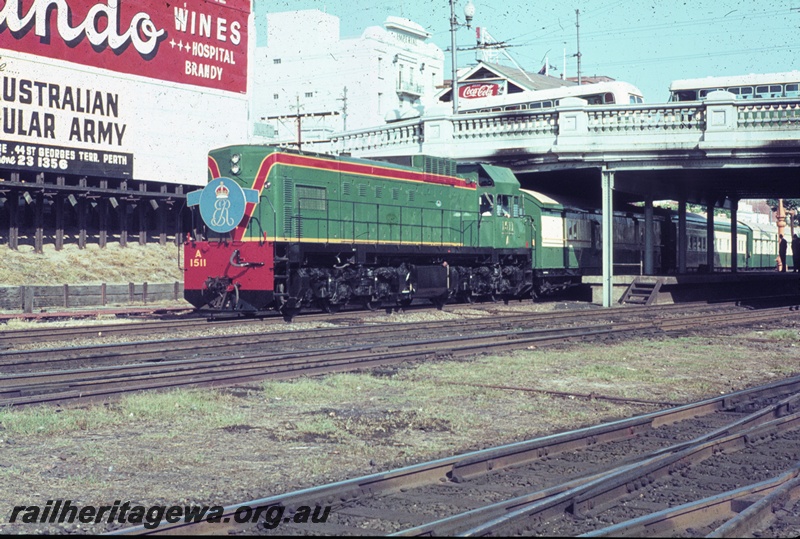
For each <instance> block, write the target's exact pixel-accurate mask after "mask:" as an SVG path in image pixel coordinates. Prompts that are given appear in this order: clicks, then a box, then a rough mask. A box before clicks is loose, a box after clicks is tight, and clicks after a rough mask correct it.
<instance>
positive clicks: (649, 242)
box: [644, 196, 655, 275]
mask: <svg viewBox="0 0 800 539" xmlns="http://www.w3.org/2000/svg"><path fill="white" fill-rule="evenodd" d="M654 236H655V234H654V233H653V197H651V196H648V197H647V200H645V201H644V274H645V275H654V274H655V271H654V269H653V243H654V242H653V239H654V238H653V237H654Z"/></svg>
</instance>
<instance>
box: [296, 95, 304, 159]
mask: <svg viewBox="0 0 800 539" xmlns="http://www.w3.org/2000/svg"><path fill="white" fill-rule="evenodd" d="M296 97H297V107H296V108H297V151H298V152H299V151H300V144H301V138H302V132H303V131H302V129H301V128H300V125H301V120H300V94H297V96H296Z"/></svg>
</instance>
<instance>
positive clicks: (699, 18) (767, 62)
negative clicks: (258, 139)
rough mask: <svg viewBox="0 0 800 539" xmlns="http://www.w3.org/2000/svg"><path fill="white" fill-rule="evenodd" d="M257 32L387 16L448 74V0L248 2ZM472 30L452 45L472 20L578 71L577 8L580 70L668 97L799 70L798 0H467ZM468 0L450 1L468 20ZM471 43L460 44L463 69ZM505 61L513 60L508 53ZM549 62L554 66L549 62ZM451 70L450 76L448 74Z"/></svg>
mask: <svg viewBox="0 0 800 539" xmlns="http://www.w3.org/2000/svg"><path fill="white" fill-rule="evenodd" d="M253 1H254V10H255V16H256V35H257V43H258V44H259V45H263V44H265V42H266V40H265V38H264V34H265V32H266V17H267V14H268V13H271V12H273V13H274V12H281V11H294V10H300V9H319V10H321V11H326V12H327V13H330V14H332V15H336V16H337V17H339V19H340V29H341V36H342V37H343V38H347V37H358V36H360V35H361V33H362V32H363V31H364V29H365V28H367V27H369V26H382V25H383V22H384V21H385V20H386V17H388V16H390V15H394V16H400V17H405V18H407V19H411V20H412V21H414V22H416V23H418V24H420V25H421V26H422V27H424V28H426V29H427V31H428V32H430V33H431V38H430V40H431V41H433V42H434V43H436V44H437V45H438V46H439V47H441V48H442V49H443V50H445V51H447V52H445V70H446V71H445V73H450V67H449V66H450V52H449V47H450V4H449V0H393V1H389V2H385V1H383V0H291V1H288V0H287V1H278V0H253ZM472 2H473V4H474V6H475V17H474V19H473V21H472V27H473V28H472V29H468V28H466V27H462V28H460V29H459V30H458V32H457V40H458V45H457V48H459V49H461V48H466V47H472V46H474V45H475V31H474V27H475V26H480V27H482V28H485V29H486V30H488V32H489V33H490V34H491V36H492V37H493V38H494V39H495V41H499V42H504V43H506V44H507V45H508V48H507V49H506V51H507V52H508V54H509V55H510V56H511V57H512V58H513V59H514V61H516V62H517V64H519V66H521V67H522V68H523V69H526V70H528V71H532V72H538V71H539V70H540V69H541V68H542V66H543V65H544V64H545V59H547V60H548V62H547V63H549V64H550V66H551V70H550V73H549V74H550V75H551V76H561V73H562V72H563V71H564V53H565V52H566V56H567V58H566V60H567V61H566V73H567V76H568V77H575V76H577V58H575V57H574V56H573V55H574V54H575V53H576V52H577V51H578V46H577V39H578V31H577V30H578V29H577V28H576V10H579V11H580V15H579V22H580V52H581V75H583V76H591V75H606V76H609V77H612V78H614V79H617V80H622V81H626V82H629V83H631V84H633V85H635V86H637V87H638V88H639V89H640V90H642V92H643V94H644V97H645V101H646V102H649V103H659V102H664V101H666V100H667V98H668V97H669V85H670V82H671V81H672V80H677V79H687V78H698V77H707V76H722V75H745V74H749V73H772V72H781V71H792V70H794V69H798V67H797V65H798V61H797V60H795V56H796V55H797V53H798V52H800V32H798V28H799V27H800V0H771V1H765V0H739V1H736V0H649V1H647V0H576V1H573V2H565V1H564V0H538V1H534V0H472ZM466 4H467V0H457V1H456V15H457V17H458V19H459V21H460V22H462V23H463V22H464V6H465V5H466ZM474 63H475V51H459V52H458V65H459V67H467V66H469V65H470V64H474ZM501 63H504V64H507V65H513V64H512V63H511V62H510V61H508V60H507V59H503V61H502V62H501ZM553 67H554V69H553ZM445 78H449V77H445Z"/></svg>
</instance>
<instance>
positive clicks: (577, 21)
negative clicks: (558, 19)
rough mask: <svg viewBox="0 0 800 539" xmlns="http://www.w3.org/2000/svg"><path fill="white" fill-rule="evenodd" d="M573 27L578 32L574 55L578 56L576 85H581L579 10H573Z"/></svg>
mask: <svg viewBox="0 0 800 539" xmlns="http://www.w3.org/2000/svg"><path fill="white" fill-rule="evenodd" d="M575 28H576V29H577V34H578V52H577V53H575V56H577V57H578V86H580V85H581V10H580V9H576V10H575Z"/></svg>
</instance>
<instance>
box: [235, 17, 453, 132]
mask: <svg viewBox="0 0 800 539" xmlns="http://www.w3.org/2000/svg"><path fill="white" fill-rule="evenodd" d="M310 28H313V31H309V29H310ZM429 37H430V34H429V33H428V32H427V31H425V29H424V28H423V27H422V26H420V25H419V24H417V23H415V22H412V21H410V20H408V19H404V18H401V17H391V16H390V17H388V18H387V19H386V22H385V23H384V25H383V27H377V26H373V27H369V28H367V29H365V30H364V32H363V33H362V34H361V36H359V37H357V38H345V39H342V38H341V37H340V31H339V18H338V17H336V16H334V15H330V14H328V13H324V12H322V11H319V10H303V11H290V12H283V13H270V14H268V15H267V44H266V46H264V47H256V48H255V52H254V54H253V56H252V58H251V71H250V74H251V77H252V79H251V80H252V86H251V91H250V94H251V95H250V102H251V118H252V122H253V140H254V142H261V143H273V142H278V141H281V142H297V140H298V138H299V139H300V141H301V143H302V141H313V140H325V139H326V138H328V137H330V135H331V134H333V133H336V132H340V131H346V130H353V129H360V128H366V127H374V126H379V125H382V124H384V123H385V122H386V121H391V120H396V119H403V118H410V117H413V116H417V115H419V114H420V113H421V111H422V110H423V109H424V107H426V106H430V105H432V104H433V102H434V97H433V96H434V95H435V94H436V92H437V91H438V90H439V89H440V88H441V87H442V84H443V72H444V53H443V52H442V50H441V49H440V48H439V47H438V46H436V45H435V44H433V43H430V42H428V38H429ZM298 115H299V116H300V119H299V127H298Z"/></svg>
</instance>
